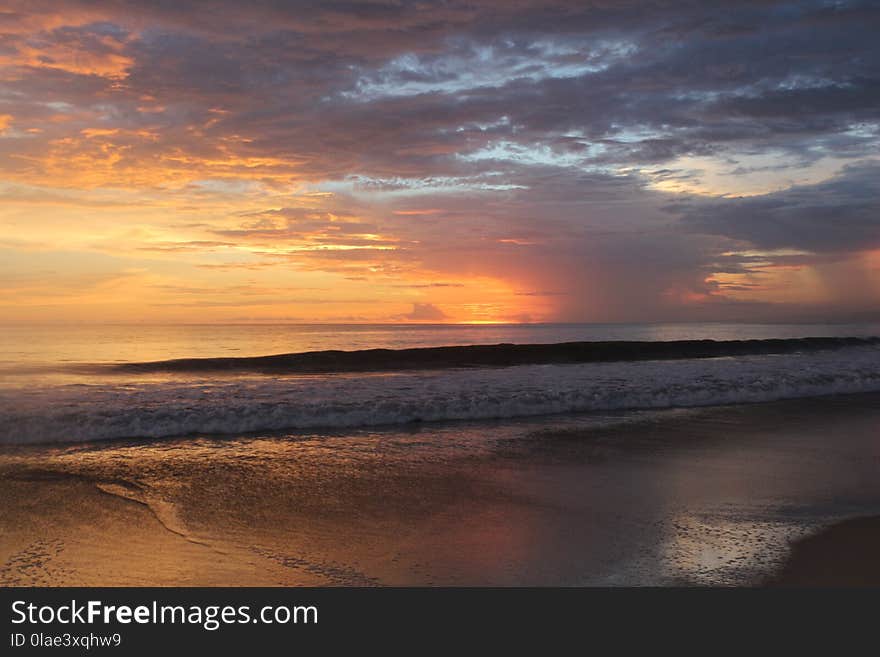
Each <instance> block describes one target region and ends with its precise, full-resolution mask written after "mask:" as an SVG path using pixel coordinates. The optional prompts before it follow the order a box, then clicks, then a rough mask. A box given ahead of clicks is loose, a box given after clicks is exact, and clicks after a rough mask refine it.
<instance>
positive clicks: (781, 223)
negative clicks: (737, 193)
mask: <svg viewBox="0 0 880 657" xmlns="http://www.w3.org/2000/svg"><path fill="white" fill-rule="evenodd" d="M682 216H683V219H682V221H683V224H684V225H685V226H686V227H688V228H689V229H691V230H694V231H698V232H703V233H709V234H714V235H723V236H725V237H729V238H731V239H735V240H743V241H745V242H748V243H749V244H751V245H753V246H756V247H759V248H762V249H784V248H795V249H805V250H808V251H812V252H815V253H824V252H835V251H861V250H865V249H873V248H880V165H877V164H873V165H864V166H850V167H847V168H846V169H844V171H843V172H842V173H841V174H839V175H838V176H835V177H834V178H832V179H831V180H828V181H826V182H822V183H818V184H815V185H805V186H798V187H792V188H790V189H786V190H783V191H779V192H774V193H772V194H764V195H761V196H752V197H746V198H739V199H727V200H723V201H720V202H716V203H700V204H697V205H696V206H695V207H690V208H686V209H684V210H683V215H682Z"/></svg>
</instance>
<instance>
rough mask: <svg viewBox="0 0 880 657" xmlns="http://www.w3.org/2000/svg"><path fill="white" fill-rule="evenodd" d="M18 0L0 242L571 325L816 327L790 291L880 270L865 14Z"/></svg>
mask: <svg viewBox="0 0 880 657" xmlns="http://www.w3.org/2000/svg"><path fill="white" fill-rule="evenodd" d="M7 4H8V5H9V7H8V9H7V10H5V13H4V14H3V21H2V22H0V81H2V83H0V86H2V91H0V131H2V134H0V180H2V182H3V183H4V184H3V185H2V187H0V197H2V199H3V201H4V205H5V206H6V207H5V208H4V210H3V213H4V214H3V216H2V217H0V220H2V221H3V222H4V223H3V226H4V228H5V230H6V231H8V232H11V231H15V234H16V235H17V237H18V233H19V232H20V231H22V230H25V232H27V227H28V226H33V232H34V235H31V236H30V237H28V240H30V241H31V242H32V241H34V240H43V241H49V240H50V239H55V237H54V236H55V235H56V234H57V231H56V228H57V227H58V226H59V225H64V226H67V227H68V228H66V229H65V230H68V231H70V233H69V234H67V233H66V234H65V236H64V237H63V238H62V237H58V239H68V238H70V237H71V236H73V237H75V235H73V233H74V231H75V230H78V231H79V233H78V235H80V237H79V240H80V242H81V241H83V240H84V238H83V237H82V236H83V235H101V236H102V244H101V245H100V248H102V249H105V250H107V249H117V250H118V249H123V248H124V249H128V250H129V252H130V254H129V257H136V256H137V255H138V254H139V255H141V256H143V255H144V253H150V254H152V255H154V256H155V257H156V258H162V257H164V258H166V262H167V259H168V258H170V257H172V256H174V255H175V254H176V256H177V257H179V258H181V259H182V258H187V259H192V262H193V263H194V264H193V266H194V267H196V268H198V271H199V272H201V273H202V274H205V275H206V276H207V275H209V274H210V275H211V276H213V277H215V278H214V279H212V280H213V281H214V285H215V286H216V288H217V289H218V290H219V289H229V288H228V285H227V283H226V282H225V278H227V277H233V276H244V275H249V273H254V272H257V273H258V272H271V271H277V272H284V273H285V274H287V273H290V272H296V273H297V274H298V275H309V276H312V275H326V276H327V277H330V278H332V279H333V280H335V281H339V282H340V284H341V285H348V284H351V285H352V286H356V285H357V284H360V283H363V284H371V283H374V282H376V281H377V280H378V281H380V282H382V284H383V285H385V286H386V288H387V290H388V295H389V296H388V298H387V300H386V301H387V302H388V303H396V304H397V305H398V307H399V304H400V303H401V302H402V301H401V299H400V298H399V297H394V296H393V295H394V294H399V295H405V294H410V295H413V294H419V292H416V290H420V289H422V288H423V286H428V285H430V286H432V287H433V288H435V289H432V290H431V294H432V295H434V294H436V295H437V296H432V301H436V302H437V303H438V304H440V305H442V306H443V308H446V309H447V312H448V313H449V315H450V316H451V317H452V316H454V318H460V317H459V315H458V313H459V312H465V311H467V312H470V311H469V310H467V309H475V308H478V307H479V308H481V310H480V311H479V312H486V313H488V312H489V311H490V310H491V312H494V313H496V315H497V316H498V317H515V316H529V318H531V319H535V318H537V319H558V320H577V321H582V320H596V321H612V320H636V319H664V318H672V319H681V318H685V319H687V318H702V317H706V316H712V314H713V313H719V314H729V316H732V317H733V316H737V315H738V314H740V315H741V316H743V317H745V316H747V315H749V314H750V313H759V312H765V311H764V310H763V309H766V308H768V307H770V306H773V307H774V308H776V306H774V304H782V305H785V303H789V302H790V301H787V300H789V299H790V298H791V297H792V296H797V297H798V298H799V299H800V297H804V298H805V299H806V298H807V297H809V299H812V301H811V300H809V299H808V300H802V301H798V303H803V304H807V303H812V302H813V301H815V300H816V299H818V296H817V295H818V294H819V292H818V290H819V288H820V287H821V285H819V284H818V283H816V282H815V280H813V282H809V280H808V278H809V277H807V276H804V277H802V278H797V276H796V275H795V272H797V271H803V270H809V271H811V272H812V273H813V274H815V276H813V277H812V278H813V279H821V280H822V285H825V287H826V288H827V289H833V290H835V291H836V292H835V293H840V292H837V291H838V290H839V287H835V286H834V285H830V284H829V285H826V283H825V281H826V280H828V281H831V280H837V279H839V278H840V277H841V276H842V274H841V273H840V272H841V271H843V269H846V271H847V272H849V273H854V272H855V273H858V272H861V269H859V267H862V264H859V263H860V262H861V261H859V260H858V259H859V258H863V257H867V256H864V254H865V253H867V252H869V251H870V250H871V249H877V248H880V239H878V227H877V217H878V206H877V199H878V198H880V196H878V192H880V190H878V183H877V180H878V175H877V174H878V165H877V163H876V153H877V152H878V149H880V109H878V108H880V41H878V39H877V38H876V34H875V32H876V29H875V27H874V26H875V25H876V24H877V22H878V20H880V8H878V7H877V4H876V3H874V2H867V1H866V2H862V1H859V0H845V1H842V2H836V3H833V4H831V3H827V2H823V1H820V0H799V1H796V0H779V1H769V2H743V3H733V4H732V3H728V2H721V1H710V2H701V3H682V2H673V1H671V0H670V1H666V0H661V1H660V2H652V3H649V4H646V3H644V2H637V1H636V0H590V1H586V2H584V1H582V0H551V1H550V2H547V1H545V0H540V1H539V0H522V1H518V2H515V3H512V2H505V1H502V0H484V1H483V2H476V3H475V2H469V1H465V0H451V1H449V2H444V3H398V2H392V1H391V0H388V1H385V0H375V1H370V2H350V1H348V0H340V1H336V0H331V1H328V2H298V3H278V2H274V1H271V0H266V1H260V0H257V1H255V2H252V3H248V6H247V7H246V8H245V7H243V6H242V5H241V3H239V2H233V1H232V0H224V1H221V2H218V3H212V8H213V11H211V12H210V15H208V14H207V13H206V12H205V8H204V5H203V4H202V3H197V2H196V3H164V2H134V1H126V0H120V1H119V2H113V3H97V4H96V3H92V2H86V1H80V0H63V1H61V2H45V1H43V0H32V1H29V2H20V1H13V2H11V3H7ZM25 202H28V203H29V204H30V207H32V208H33V207H36V206H38V205H40V206H46V207H48V208H50V209H49V210H46V211H45V212H44V213H42V214H39V213H38V214H39V216H40V217H41V219H39V221H38V222H37V221H34V220H33V219H32V218H31V217H32V216H36V215H31V214H27V215H26V213H27V212H33V211H32V210H24V209H21V208H19V205H22V206H23V204H24V203H25ZM88 208H93V209H94V210H95V212H94V213H86V212H85V209H88ZM133 208H137V210H138V212H139V214H138V215H137V216H134V212H135V210H133ZM113 209H117V210H118V213H115V214H114V212H111V210H113ZM37 223H39V225H37ZM22 227H24V228H22ZM26 241H27V240H26ZM92 241H94V240H92ZM94 248H98V247H94ZM747 249H753V250H763V251H764V253H761V254H759V255H755V254H749V253H745V250H747ZM784 249H788V250H790V251H791V250H794V251H797V253H782V252H781V250H784ZM771 252H772V253H771ZM131 253H134V254H135V255H134V256H132V255H131ZM163 254H164V256H163ZM233 255H234V259H231V260H227V258H229V257H230V256H233ZM864 266H865V267H866V269H865V271H868V272H875V271H876V265H870V264H868V265H864ZM798 268H800V269H798ZM841 268H843V269H841ZM832 270H833V271H832ZM783 272H787V273H783ZM820 274H821V275H820ZM859 275H861V274H859ZM866 276H868V279H869V280H868V281H867V282H866V283H865V284H864V285H861V286H858V290H859V294H861V297H860V298H856V297H853V298H852V299H849V300H847V303H849V304H851V305H853V306H856V305H858V304H859V303H862V304H864V305H868V304H870V303H872V301H874V299H873V297H872V295H873V294H875V293H876V290H875V288H874V287H873V281H874V280H875V278H876V274H867V275H866ZM872 276H873V277H875V278H871V277H872ZM333 277H335V278H333ZM476 280H479V281H481V285H485V284H487V283H486V281H491V282H493V283H492V284H493V285H495V286H496V287H497V289H496V293H495V294H496V297H497V298H493V299H492V300H490V301H484V300H481V299H480V298H476V296H473V297H472V296H467V295H469V294H470V295H473V294H474V293H473V292H472V291H471V290H472V288H476V287H477V286H472V285H470V283H469V282H471V281H476ZM389 281H393V283H390V282H389ZM431 281H443V282H442V283H432V282H431ZM201 285H204V283H200V286H201ZM810 286H812V287H810ZM425 289H426V288H425ZM548 291H549V292H548ZM453 293H454V294H456V295H461V297H460V299H459V301H460V303H457V304H455V302H454V301H453V297H452V294H453ZM795 293H797V294H795ZM446 295H449V296H446ZM811 295H812V296H811ZM350 296H351V295H346V298H348V297H350ZM406 301H407V302H409V299H406ZM816 302H817V303H818V301H816ZM480 303H484V304H488V305H486V306H485V307H483V306H480V305H479V304H480ZM790 303H794V302H790ZM827 303H829V304H831V305H833V302H832V301H827ZM454 304H455V305H454ZM829 307H830V306H829ZM487 308H488V309H487ZM462 309H465V310H462ZM376 312H377V313H380V312H381V313H384V314H383V315H381V316H383V317H387V315H388V312H389V311H388V309H387V308H385V309H382V310H377V311H376ZM474 312H476V310H474ZM767 312H769V311H767ZM773 312H776V310H773ZM779 312H780V313H781V314H782V313H783V311H779ZM798 312H801V311H800V310H799V311H798ZM357 313H360V310H359V309H358V310H357ZM423 313H424V314H426V315H432V316H426V317H416V315H420V314H423ZM437 313H439V315H437ZM771 314H772V313H771ZM334 316H339V317H341V316H346V313H344V312H336V313H335V314H334ZM352 316H354V315H352ZM357 316H360V314H358V315H357ZM725 316H727V315H725ZM406 317H407V318H408V319H428V320H438V321H439V320H442V319H444V318H446V315H444V314H443V313H442V312H441V311H439V310H438V309H437V308H436V306H433V305H431V304H427V303H425V304H419V305H417V306H415V307H414V308H413V311H412V312H411V313H408V314H407V316H406Z"/></svg>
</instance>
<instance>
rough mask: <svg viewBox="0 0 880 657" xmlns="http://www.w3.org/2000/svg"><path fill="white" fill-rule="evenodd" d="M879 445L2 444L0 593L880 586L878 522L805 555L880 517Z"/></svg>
mask: <svg viewBox="0 0 880 657" xmlns="http://www.w3.org/2000/svg"><path fill="white" fill-rule="evenodd" d="M878 427H880V396H878V395H876V394H868V395H851V396H838V397H825V398H817V399H811V400H791V401H782V402H773V403H765V404H752V405H735V406H722V407H710V408H702V409H687V410H684V409H678V410H676V409H671V410H666V411H655V412H646V413H641V414H620V415H616V416H615V415H613V414H611V415H606V416H603V417H601V418H596V417H595V416H566V417H553V418H533V419H527V420H520V421H504V422H480V423H446V424H438V425H428V424H424V425H412V426H408V427H404V428H396V429H388V430H383V429H377V430H369V431H368V430H362V431H338V432H335V433H300V434H286V435H262V436H261V435H252V436H242V437H239V438H229V437H225V438H220V437H210V436H204V437H192V438H183V439H168V440H159V441H152V442H143V441H141V442H125V441H106V442H103V443H91V444H88V443H87V444H79V445H63V446H29V447H10V446H7V447H4V448H3V451H2V453H0V495H2V498H3V499H4V505H3V511H2V515H0V564H2V565H0V584H2V585H7V586H8V585H49V586H58V585H183V586H193V585H209V586H210V585H270V586H271V585H500V586H510V585H563V586H570V585H674V584H686V585H754V584H759V583H762V582H764V581H766V580H767V578H768V577H770V576H771V575H772V574H773V573H776V572H779V573H780V574H779V575H778V576H777V578H776V579H775V580H773V581H774V583H775V584H778V585H801V584H805V585H813V584H816V585H832V586H833V585H850V584H861V583H866V582H871V581H873V582H876V581H877V580H876V573H877V571H876V567H875V566H874V565H873V564H872V562H871V558H870V557H871V555H873V554H876V551H875V550H874V549H873V548H871V547H870V546H875V547H876V544H877V541H876V537H877V532H876V527H877V521H875V520H870V521H849V522H847V523H844V524H843V525H838V526H835V527H834V528H833V529H831V530H830V531H829V532H826V533H821V534H818V535H817V536H816V537H814V538H806V537H808V536H811V535H812V534H813V533H814V532H816V531H817V530H820V529H822V528H825V527H828V526H830V525H833V524H834V523H835V522H837V521H840V520H841V519H844V518H850V517H853V516H867V515H874V514H876V513H877V511H880V482H878V481H877V479H876V471H877V464H878V459H880V452H878V449H880V448H878V445H877V443H876V436H877V429H878ZM802 539H803V540H802ZM791 544H793V545H794V548H793V551H792V552H791V559H790V560H789V561H788V562H786V560H787V559H788V558H789V552H790V550H789V547H790V545H791ZM854 551H855V552H854ZM853 554H859V555H862V556H861V557H858V558H854V557H853V556H852V555H853ZM829 562H832V563H835V564H842V565H841V568H840V569H836V570H835V569H831V568H829V566H828V564H829ZM872 569H873V570H872ZM863 577H864V578H865V579H863ZM871 578H873V579H871Z"/></svg>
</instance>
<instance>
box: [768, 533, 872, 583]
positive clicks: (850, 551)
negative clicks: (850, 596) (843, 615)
mask: <svg viewBox="0 0 880 657" xmlns="http://www.w3.org/2000/svg"><path fill="white" fill-rule="evenodd" d="M878 554H880V516H872V517H864V518H852V519H849V520H844V521H843V522H840V523H837V524H835V525H832V526H831V527H829V528H827V529H825V530H822V531H820V532H817V533H816V534H814V535H812V536H808V537H807V538H804V539H801V540H799V541H797V542H796V543H794V544H793V545H792V549H791V555H790V557H789V558H788V560H787V561H786V562H785V565H784V566H783V567H782V568H781V569H780V570H779V571H778V572H777V573H775V574H774V575H773V576H772V577H770V578H769V579H768V580H767V582H766V584H767V586H772V587H870V588H876V587H880V563H878V560H877V555H878Z"/></svg>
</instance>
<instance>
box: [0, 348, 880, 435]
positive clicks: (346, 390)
mask: <svg viewBox="0 0 880 657" xmlns="http://www.w3.org/2000/svg"><path fill="white" fill-rule="evenodd" d="M870 391H880V348H878V347H852V348H845V349H838V350H833V351H822V352H815V353H805V354H786V355H775V356H749V357H739V358H717V359H702V360H667V361H642V362H618V363H594V364H582V365H528V366H519V367H509V368H498V369H460V370H435V371H423V372H407V373H397V374H372V375H329V376H287V377H239V378H226V379H216V378H214V379H201V380H188V381H176V382H167V381H166V382H155V381H154V382H150V381H143V380H141V381H138V380H128V381H125V382H120V381H118V380H115V381H114V380H111V379H107V380H104V381H102V382H100V383H97V384H91V385H69V384H68V385H51V386H50V385H44V386H40V387H33V386H32V387H29V388H25V389H22V388H8V389H4V390H0V443H7V444H9V443H38V442H81V441H89V440H107V439H114V438H163V437H170V436H181V435H188V434H195V433H203V434H239V433H246V432H255V431H279V430H287V429H289V430H296V429H314V428H350V427H366V426H378V425H390V424H403V423H407V422H414V421H426V422H428V421H444V420H464V419H469V420H475V419H491V418H512V417H526V416H533V415H543V414H553V413H568V412H584V411H606V410H616V409H627V408H632V409H649V408H666V407H675V406H678V407H688V406H705V405H714V404H727V403H745V402H759V401H771V400H777V399H785V398H794V397H810V396H817V395H828V394H835V393H856V392H870Z"/></svg>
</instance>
